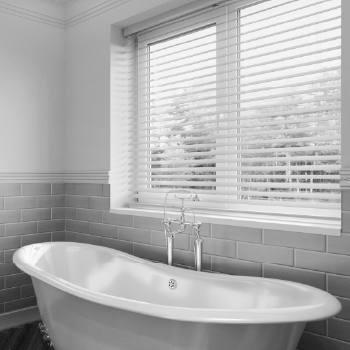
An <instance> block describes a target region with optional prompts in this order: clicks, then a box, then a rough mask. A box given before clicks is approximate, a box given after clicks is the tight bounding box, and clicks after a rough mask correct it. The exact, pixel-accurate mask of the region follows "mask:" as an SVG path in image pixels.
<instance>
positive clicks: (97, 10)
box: [65, 0, 133, 28]
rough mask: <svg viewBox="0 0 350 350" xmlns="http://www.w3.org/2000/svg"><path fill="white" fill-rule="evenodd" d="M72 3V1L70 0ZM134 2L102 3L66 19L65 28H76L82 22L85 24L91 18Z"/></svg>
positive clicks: (126, 0)
mask: <svg viewBox="0 0 350 350" xmlns="http://www.w3.org/2000/svg"><path fill="white" fill-rule="evenodd" d="M70 1H72V0H70ZM130 1H133V0H107V1H103V2H102V3H100V4H98V5H96V6H94V7H92V8H90V9H88V10H86V11H84V12H82V13H80V14H78V15H76V16H73V17H71V18H68V19H66V21H65V28H69V27H72V26H75V25H77V24H79V23H81V22H85V21H87V20H88V19H90V18H93V17H96V16H98V15H100V14H102V13H104V12H107V11H110V10H112V9H114V8H116V7H118V6H121V5H123V4H126V3H128V2H130Z"/></svg>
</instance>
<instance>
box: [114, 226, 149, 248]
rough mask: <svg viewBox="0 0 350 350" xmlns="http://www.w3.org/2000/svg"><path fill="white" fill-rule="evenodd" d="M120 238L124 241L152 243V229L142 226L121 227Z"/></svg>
mask: <svg viewBox="0 0 350 350" xmlns="http://www.w3.org/2000/svg"><path fill="white" fill-rule="evenodd" d="M118 238H119V239H121V240H123V241H132V242H138V243H147V244H150V243H151V231H150V230H143V229H140V228H130V227H124V226H121V227H119V230H118Z"/></svg>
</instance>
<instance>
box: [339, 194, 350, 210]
mask: <svg viewBox="0 0 350 350" xmlns="http://www.w3.org/2000/svg"><path fill="white" fill-rule="evenodd" d="M341 203H342V210H344V211H350V191H349V190H342V191H341Z"/></svg>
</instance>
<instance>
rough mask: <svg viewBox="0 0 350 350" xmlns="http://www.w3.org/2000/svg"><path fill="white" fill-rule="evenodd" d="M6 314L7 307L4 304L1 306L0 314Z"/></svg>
mask: <svg viewBox="0 0 350 350" xmlns="http://www.w3.org/2000/svg"><path fill="white" fill-rule="evenodd" d="M4 312H5V306H4V304H0V314H3V313H4Z"/></svg>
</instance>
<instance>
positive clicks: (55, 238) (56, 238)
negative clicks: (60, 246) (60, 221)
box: [51, 231, 66, 242]
mask: <svg viewBox="0 0 350 350" xmlns="http://www.w3.org/2000/svg"><path fill="white" fill-rule="evenodd" d="M51 240H52V242H64V241H65V240H66V232H65V231H57V232H51Z"/></svg>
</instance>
